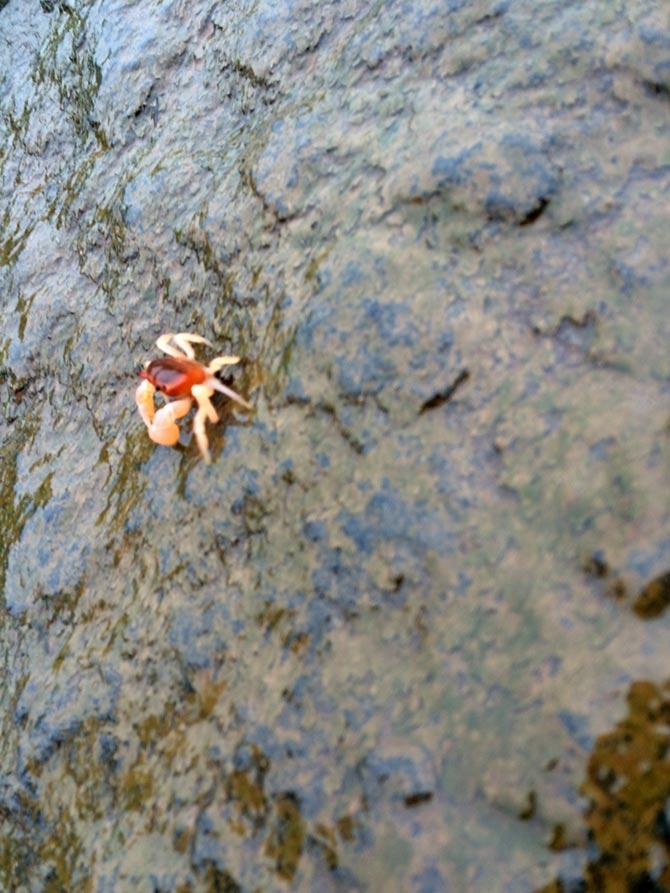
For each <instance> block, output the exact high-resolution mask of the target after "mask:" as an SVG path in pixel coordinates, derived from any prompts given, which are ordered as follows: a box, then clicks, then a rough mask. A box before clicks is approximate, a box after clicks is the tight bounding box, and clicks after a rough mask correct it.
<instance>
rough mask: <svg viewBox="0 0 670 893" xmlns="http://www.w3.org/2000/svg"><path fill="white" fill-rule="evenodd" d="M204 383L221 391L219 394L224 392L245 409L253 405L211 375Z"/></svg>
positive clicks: (251, 407)
mask: <svg viewBox="0 0 670 893" xmlns="http://www.w3.org/2000/svg"><path fill="white" fill-rule="evenodd" d="M205 384H206V385H207V387H209V388H213V389H214V390H215V391H219V393H221V394H225V395H226V397H230V399H231V400H235V402H236V403H239V404H240V405H241V406H244V408H245V409H253V406H252V405H251V403H247V401H246V400H245V399H244V397H240V395H239V394H237V393H236V392H235V391H233V390H232V389H231V388H229V387H226V385H225V384H222V383H221V382H220V381H219V379H218V378H214V376H213V375H212V376H210V378H208V379H207V380H206V381H205ZM194 390H195V389H194Z"/></svg>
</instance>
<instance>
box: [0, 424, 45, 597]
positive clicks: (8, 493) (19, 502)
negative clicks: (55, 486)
mask: <svg viewBox="0 0 670 893" xmlns="http://www.w3.org/2000/svg"><path fill="white" fill-rule="evenodd" d="M34 430H35V429H34V427H33V426H32V424H31V423H30V422H26V423H24V424H22V425H21V426H20V433H19V434H18V435H17V436H15V437H14V438H13V439H11V440H9V441H8V442H6V443H5V444H4V445H3V447H2V448H1V449H0V592H3V591H4V586H5V573H6V571H7V562H8V560H9V552H10V550H11V548H12V546H13V545H14V543H16V542H17V541H18V540H19V538H20V537H21V532H22V530H23V528H24V526H25V524H26V522H27V521H28V520H29V518H30V517H31V516H32V515H33V514H34V513H35V512H36V511H37V509H39V508H41V507H42V506H45V505H46V504H47V503H48V502H49V500H50V499H51V495H52V493H51V481H52V479H53V471H50V472H48V473H47V474H46V476H45V477H44V479H43V481H42V483H41V484H40V485H39V486H38V488H37V489H36V490H35V492H34V493H32V494H30V495H28V494H23V495H22V496H20V497H19V498H18V499H17V498H16V492H15V491H16V484H17V475H18V445H19V443H20V442H22V440H23V437H25V436H26V434H27V433H28V432H29V431H34Z"/></svg>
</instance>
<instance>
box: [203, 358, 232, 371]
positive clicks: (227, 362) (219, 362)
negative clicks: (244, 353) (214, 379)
mask: <svg viewBox="0 0 670 893" xmlns="http://www.w3.org/2000/svg"><path fill="white" fill-rule="evenodd" d="M239 362H240V358H239V357H214V359H213V360H212V362H211V363H210V364H209V366H208V367H207V371H208V372H209V373H211V374H212V375H214V374H215V373H217V372H218V371H219V369H221V368H222V367H223V366H234V365H235V363H239Z"/></svg>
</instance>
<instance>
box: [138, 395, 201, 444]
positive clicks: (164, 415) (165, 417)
mask: <svg viewBox="0 0 670 893" xmlns="http://www.w3.org/2000/svg"><path fill="white" fill-rule="evenodd" d="M155 393H156V388H155V387H154V386H153V385H152V384H151V382H150V381H147V380H146V379H144V380H143V381H142V383H141V384H140V386H139V387H138V388H137V390H136V391H135V403H136V404H137V408H138V410H139V413H140V415H141V416H142V421H143V422H144V424H145V425H146V426H147V431H148V432H149V437H150V438H151V439H152V440H153V442H154V443H160V444H161V445H162V446H174V445H175V444H176V443H177V441H178V440H179V428H178V427H177V423H176V420H177V419H180V418H181V417H182V416H185V415H186V413H187V412H188V411H189V409H190V408H191V398H190V397H185V398H184V399H183V400H173V401H172V402H171V403H166V404H165V406H163V407H162V408H161V409H159V410H158V412H156V407H155V405H154V394H155Z"/></svg>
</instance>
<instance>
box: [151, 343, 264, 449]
mask: <svg viewBox="0 0 670 893" xmlns="http://www.w3.org/2000/svg"><path fill="white" fill-rule="evenodd" d="M192 344H206V345H208V346H210V347H211V344H210V342H209V341H208V340H207V339H206V338H203V337H202V335H193V334H191V333H190V332H180V333H178V334H176V335H174V334H172V333H169V334H167V335H161V336H160V338H159V339H158V340H157V341H156V346H157V347H158V349H159V350H161V351H163V353H164V354H167V356H164V357H160V358H159V359H157V360H151V362H150V363H147V364H146V366H145V368H144V369H143V370H142V371H141V372H140V378H142V379H143V381H142V383H141V384H140V386H139V387H138V388H137V391H136V392H135V402H136V403H137V408H138V409H139V412H140V415H141V416H142V421H143V422H144V424H145V425H146V426H147V430H148V432H149V437H150V438H151V439H152V440H153V441H154V443H160V444H162V445H163V446H174V445H175V444H176V443H177V441H178V440H179V427H178V425H177V419H181V418H182V417H183V416H185V415H186V413H187V412H188V411H189V410H190V408H191V405H192V402H193V400H195V402H196V403H197V405H198V408H197V411H196V414H195V418H194V419H193V433H194V434H195V439H196V441H197V444H198V447H199V449H200V453H201V455H202V458H203V459H204V460H205V462H207V463H209V462H211V461H212V458H211V455H210V452H209V440H208V438H207V432H206V431H205V422H206V421H209V422H212V423H214V422H218V420H219V415H218V413H217V411H216V410H215V409H214V407H213V406H212V401H211V400H210V398H211V396H212V395H213V394H214V391H219V392H220V393H221V394H225V395H226V397H229V398H230V399H231V400H234V401H235V402H236V403H239V404H240V406H244V408H245V409H252V407H251V405H250V404H249V403H247V401H246V400H244V399H243V398H242V397H240V395H239V394H236V393H235V391H233V390H231V389H230V388H228V387H226V385H225V384H222V383H221V382H220V381H219V379H218V378H217V377H216V373H217V372H219V370H220V369H222V368H223V367H224V366H231V365H234V364H235V363H239V361H240V360H239V357H215V358H214V359H213V360H212V361H211V362H210V364H209V366H204V365H203V364H202V363H199V362H198V361H197V360H196V358H195V353H194V351H193V348H192V347H191V345H192ZM175 345H176V346H175ZM156 390H159V391H161V393H163V394H164V395H165V396H166V397H167V398H168V401H169V402H168V403H166V404H165V406H163V407H161V408H160V409H159V410H156V406H155V404H154V395H155V393H156Z"/></svg>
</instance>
